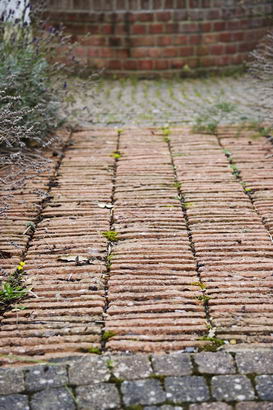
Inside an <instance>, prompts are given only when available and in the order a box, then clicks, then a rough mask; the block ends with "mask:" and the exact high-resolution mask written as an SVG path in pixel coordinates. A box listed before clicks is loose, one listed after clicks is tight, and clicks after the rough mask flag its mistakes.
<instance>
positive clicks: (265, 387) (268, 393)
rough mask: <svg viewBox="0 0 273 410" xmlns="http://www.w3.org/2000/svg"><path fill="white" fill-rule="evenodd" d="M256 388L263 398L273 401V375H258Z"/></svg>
mask: <svg viewBox="0 0 273 410" xmlns="http://www.w3.org/2000/svg"><path fill="white" fill-rule="evenodd" d="M255 380H256V390H257V392H258V395H259V397H260V398H261V399H262V400H272V401H273V376H270V375H264V376H257V377H256V379H255Z"/></svg>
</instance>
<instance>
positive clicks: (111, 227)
mask: <svg viewBox="0 0 273 410" xmlns="http://www.w3.org/2000/svg"><path fill="white" fill-rule="evenodd" d="M121 133H122V131H121V130H118V131H117V145H116V150H115V153H116V154H118V155H116V156H115V157H114V158H115V161H114V165H113V177H112V194H111V199H110V201H111V205H112V208H111V209H110V221H109V231H115V228H114V220H115V218H114V208H113V207H114V203H115V193H116V179H117V168H118V161H119V149H120V136H121ZM113 246H114V242H111V241H110V240H108V243H107V249H106V258H105V266H106V274H105V276H104V307H103V317H102V330H101V351H102V352H105V351H106V343H107V341H108V338H109V337H108V335H107V333H106V332H105V320H106V317H107V311H108V308H109V298H108V291H109V286H108V282H109V278H110V273H111V256H112V251H113Z"/></svg>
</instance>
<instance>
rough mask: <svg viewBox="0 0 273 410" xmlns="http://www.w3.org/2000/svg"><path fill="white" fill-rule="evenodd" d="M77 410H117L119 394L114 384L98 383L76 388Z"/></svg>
mask: <svg viewBox="0 0 273 410" xmlns="http://www.w3.org/2000/svg"><path fill="white" fill-rule="evenodd" d="M76 395H77V405H78V409H79V410H80V409H82V410H83V409H84V410H87V409H90V410H91V409H92V410H104V409H117V408H119V406H120V397H119V392H118V390H117V388H116V386H115V385H114V384H111V383H99V384H92V385H89V386H80V387H77V388H76Z"/></svg>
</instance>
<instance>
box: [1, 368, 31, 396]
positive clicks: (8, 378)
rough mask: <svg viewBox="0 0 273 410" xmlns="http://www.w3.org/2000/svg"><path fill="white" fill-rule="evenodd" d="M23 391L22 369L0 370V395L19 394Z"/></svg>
mask: <svg viewBox="0 0 273 410" xmlns="http://www.w3.org/2000/svg"><path fill="white" fill-rule="evenodd" d="M24 390H25V383H24V372H23V370H22V369H0V394H12V393H21V392H22V391H24Z"/></svg>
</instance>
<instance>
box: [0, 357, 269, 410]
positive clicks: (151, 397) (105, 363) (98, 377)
mask: <svg viewBox="0 0 273 410" xmlns="http://www.w3.org/2000/svg"><path fill="white" fill-rule="evenodd" d="M0 408H1V409H3V410H5V409H7V410H17V409H18V410H19V409H23V410H27V409H32V410H34V409H39V410H49V409H54V410H64V409H65V410H66V409H67V410H73V409H98V410H99V409H131V410H142V409H143V410H157V409H162V410H171V409H176V410H180V409H189V410H198V409H199V410H202V409H213V410H226V409H236V410H244V409H245V410H270V409H273V350H272V349H271V350H269V351H241V352H237V353H229V352H224V351H219V352H200V353H194V354H189V353H181V352H176V353H171V354H162V355H158V354H157V355H147V354H135V355H129V354H128V355H125V354H123V355H104V356H97V355H93V354H92V355H84V356H78V357H74V358H70V359H65V358H62V359H59V360H56V359H55V361H52V362H48V363H47V364H39V365H35V366H31V367H30V366H29V367H17V368H2V369H0Z"/></svg>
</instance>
